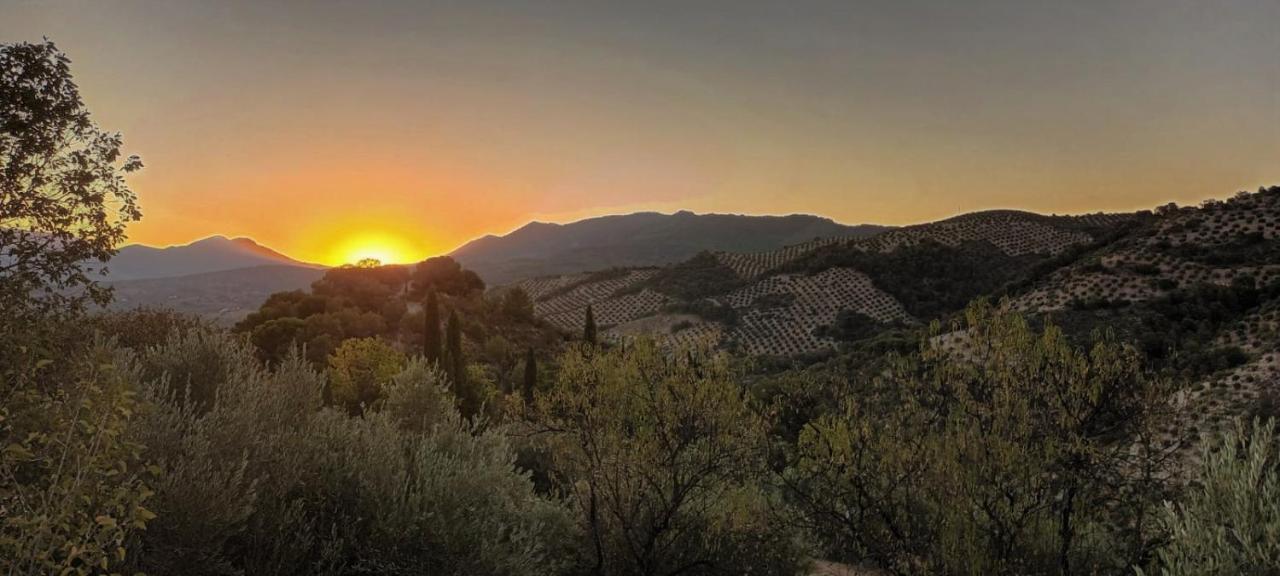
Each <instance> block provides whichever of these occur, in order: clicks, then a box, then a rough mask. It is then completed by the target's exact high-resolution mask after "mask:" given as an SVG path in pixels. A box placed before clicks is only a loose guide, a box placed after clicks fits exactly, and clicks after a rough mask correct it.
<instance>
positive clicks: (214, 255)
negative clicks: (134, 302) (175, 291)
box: [106, 236, 321, 282]
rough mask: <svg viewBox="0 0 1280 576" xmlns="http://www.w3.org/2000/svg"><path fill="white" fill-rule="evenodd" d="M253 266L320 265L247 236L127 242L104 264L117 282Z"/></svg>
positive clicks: (108, 273) (110, 275) (110, 276)
mask: <svg viewBox="0 0 1280 576" xmlns="http://www.w3.org/2000/svg"><path fill="white" fill-rule="evenodd" d="M257 266H299V267H306V268H321V266H319V265H316V264H309V263H306V262H300V261H298V260H294V259H293V258H290V257H288V256H285V255H284V254H281V253H279V252H276V251H275V250H272V249H271V248H268V247H266V246H263V245H261V244H258V243H257V242H255V241H253V240H252V239H250V238H227V237H225V236H211V237H209V238H205V239H203V240H197V241H195V242H192V243H190V244H185V245H181V246H169V247H165V248H156V247H152V246H144V245H141V244H131V245H128V246H125V247H123V248H121V249H120V251H119V253H117V254H116V256H115V257H114V258H112V259H111V262H110V263H109V264H108V265H107V267H106V268H107V275H106V280H107V281H110V282H119V281H125V280H143V279H149V278H169V277H174V276H188V275H191V274H204V273H207V272H222V271H226V270H235V269H238V268H252V267H257Z"/></svg>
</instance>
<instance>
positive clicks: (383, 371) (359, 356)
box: [328, 338, 405, 415]
mask: <svg viewBox="0 0 1280 576" xmlns="http://www.w3.org/2000/svg"><path fill="white" fill-rule="evenodd" d="M404 361H405V358H404V354H401V353H400V351H398V350H396V349H395V348H393V347H392V346H391V345H390V344H387V343H386V342H383V341H381V340H379V339H377V338H356V339H353V340H347V341H346V342H343V343H342V345H341V346H339V347H338V349H337V350H334V351H333V354H332V355H330V356H329V390H328V400H329V402H331V403H333V404H334V405H336V406H341V407H342V408H344V409H346V411H347V412H349V413H351V414H353V415H354V414H360V413H362V412H363V411H364V410H365V408H366V407H368V406H372V405H373V403H374V402H377V401H378V400H379V399H381V398H382V387H383V385H384V384H386V383H387V381H389V380H390V379H391V377H392V376H395V375H396V373H398V372H399V371H400V368H401V366H403V365H404Z"/></svg>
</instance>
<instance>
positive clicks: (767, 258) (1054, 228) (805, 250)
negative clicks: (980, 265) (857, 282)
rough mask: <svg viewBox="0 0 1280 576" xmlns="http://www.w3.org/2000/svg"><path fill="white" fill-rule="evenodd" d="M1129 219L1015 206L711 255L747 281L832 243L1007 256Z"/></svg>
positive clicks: (1086, 236)
mask: <svg viewBox="0 0 1280 576" xmlns="http://www.w3.org/2000/svg"><path fill="white" fill-rule="evenodd" d="M1132 218H1133V215H1130V214H1090V215H1085V216H1041V215H1039V214H1032V213H1029V212H1020V211H1015V210H996V211H988V212H977V213H973V214H965V215H962V216H956V217H954V218H950V219H947V220H942V221H939V222H933V223H929V224H919V225H915V226H907V227H903V228H896V229H893V230H889V231H886V232H881V233H880V234H876V235H873V236H869V237H862V238H857V237H850V236H841V237H832V238H820V239H815V240H812V241H809V242H805V243H802V244H796V245H792V246H787V247H785V248H781V249H778V250H771V251H767V252H754V253H748V254H737V253H731V252H717V253H715V254H716V257H717V258H718V259H720V261H721V262H723V263H724V265H725V266H727V267H729V268H730V269H732V270H733V271H734V272H736V273H738V275H739V276H741V277H742V278H747V279H750V278H755V277H758V276H760V275H763V274H765V273H766V272H769V271H772V270H776V269H778V268H782V267H785V266H787V265H789V264H792V263H794V262H795V261H797V260H800V259H803V258H805V257H807V256H809V255H810V254H812V253H814V252H816V251H819V250H820V249H823V248H828V247H832V246H836V247H841V248H844V247H849V248H855V249H859V250H864V251H870V252H892V251H894V250H897V249H899V248H903V247H910V246H917V245H919V244H921V243H926V242H934V243H938V244H942V245H945V246H952V247H956V246H960V245H963V244H965V243H970V242H986V243H990V244H992V245H993V246H995V247H996V248H997V249H998V250H999V251H1000V252H1002V253H1004V254H1005V255H1008V256H1014V257H1017V256H1024V255H1028V254H1041V255H1057V254H1060V253H1062V252H1063V251H1064V250H1066V249H1068V248H1069V247H1071V246H1075V245H1079V244H1085V243H1088V242H1091V241H1092V240H1093V239H1094V234H1096V232H1098V231H1101V230H1105V229H1108V228H1112V227H1114V226H1116V225H1118V224H1120V223H1122V222H1125V221H1128V220H1130V219H1132ZM1091 232H1092V233H1093V234H1091Z"/></svg>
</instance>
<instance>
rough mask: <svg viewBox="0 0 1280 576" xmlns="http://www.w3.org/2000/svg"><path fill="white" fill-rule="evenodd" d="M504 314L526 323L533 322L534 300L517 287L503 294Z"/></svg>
mask: <svg viewBox="0 0 1280 576" xmlns="http://www.w3.org/2000/svg"><path fill="white" fill-rule="evenodd" d="M502 313H503V314H506V315H507V316H508V317H510V318H514V319H517V320H523V321H526V322H529V321H532V320H533V300H532V299H531V298H529V293H528V292H525V291H524V289H523V288H521V287H519V286H516V287H514V288H511V289H510V290H506V291H504V292H503V293H502Z"/></svg>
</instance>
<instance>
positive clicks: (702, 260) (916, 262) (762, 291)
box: [518, 211, 1134, 356]
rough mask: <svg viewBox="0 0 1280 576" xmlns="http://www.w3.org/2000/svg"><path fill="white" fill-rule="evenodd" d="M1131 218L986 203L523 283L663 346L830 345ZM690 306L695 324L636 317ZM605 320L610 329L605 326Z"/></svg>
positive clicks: (559, 320)
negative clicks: (979, 209)
mask: <svg viewBox="0 0 1280 576" xmlns="http://www.w3.org/2000/svg"><path fill="white" fill-rule="evenodd" d="M1133 218H1134V216H1132V215H1128V216H1125V215H1115V216H1110V215H1093V216H1084V217H1053V216H1040V215H1036V214H1030V213H1026V212H1015V211H994V212H983V213H977V214H970V215H965V216H961V217H956V218H952V219H949V220H945V221H942V222H938V223H934V224H925V225H918V226H910V227H906V228H901V229H892V230H889V231H887V232H883V233H881V234H879V235H876V236H872V237H869V238H849V237H834V238H825V239H817V240H813V241H810V242H805V243H801V244H796V245H792V246H788V247H786V248H783V249H780V250H774V251H769V252H754V253H746V254H732V253H727V252H706V253H703V254H700V255H698V256H695V257H694V258H692V259H690V260H688V261H685V262H682V263H679V264H675V265H671V266H667V267H663V268H651V269H639V270H607V271H601V272H596V273H592V274H577V275H570V276H561V277H549V278H540V279H534V280H526V281H524V282H521V283H519V284H518V286H520V287H521V288H523V289H524V290H525V291H526V292H528V293H529V294H530V296H531V297H532V298H533V299H534V300H535V302H536V304H535V311H536V313H537V314H539V315H540V316H542V317H543V318H545V319H546V320H547V321H549V322H551V323H552V324H553V325H555V326H557V327H560V328H562V329H564V330H566V331H574V330H577V329H580V327H581V325H582V322H583V319H584V317H585V308H586V307H587V306H588V305H591V306H592V308H593V311H594V313H595V317H596V321H597V324H598V325H600V326H601V327H603V328H605V329H606V330H605V335H606V336H610V335H612V336H616V337H622V336H624V335H635V334H636V333H638V332H642V333H648V334H650V335H652V336H656V337H658V338H660V339H663V340H664V341H670V342H673V343H678V342H684V341H687V340H690V339H694V340H706V339H713V340H715V341H717V342H719V343H721V344H724V345H727V346H731V347H733V348H734V349H737V350H739V351H741V352H743V353H746V354H750V355H766V356H790V355H795V354H805V353H812V352H819V351H823V350H831V349H834V348H837V347H838V345H839V343H840V341H841V340H843V339H846V338H848V337H850V336H849V335H850V334H854V333H858V334H861V333H865V332H867V331H868V330H869V331H872V332H874V331H876V330H879V329H881V328H883V327H885V326H890V325H904V324H911V323H915V322H919V321H925V320H929V319H932V318H933V317H936V316H938V315H939V314H944V313H947V312H950V311H954V310H957V309H959V308H961V307H963V306H964V305H965V304H966V303H967V302H968V301H969V300H970V299H971V298H973V297H975V296H978V295H981V294H985V293H989V292H991V291H993V290H995V289H997V288H999V287H1001V286H1002V285H1004V284H1006V283H1008V282H1010V281H1012V280H1014V279H1016V278H1018V277H1020V276H1022V275H1024V274H1025V273H1027V271H1028V270H1029V269H1030V268H1032V267H1033V266H1035V265H1037V264H1041V263H1044V262H1045V261H1048V260H1051V259H1053V258H1054V257H1055V256H1060V255H1062V254H1063V253H1064V252H1066V251H1067V250H1068V249H1069V248H1071V247H1073V246H1086V245H1090V243H1092V242H1094V240H1095V238H1097V237H1098V236H1100V235H1101V234H1102V233H1103V232H1104V231H1105V230H1107V229H1108V227H1109V226H1114V225H1115V224H1116V223H1118V222H1124V221H1128V220H1132V219H1133ZM673 314H674V315H680V314H684V315H688V314H693V315H694V316H695V317H696V318H697V319H698V320H697V321H696V322H693V321H688V320H682V321H680V322H679V324H680V325H679V327H678V328H679V329H675V328H676V327H675V326H673V325H669V324H671V323H667V324H663V323H662V322H641V320H644V319H647V318H649V317H654V316H663V315H666V316H671V315H673ZM612 327H617V329H616V330H610V328H612Z"/></svg>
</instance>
